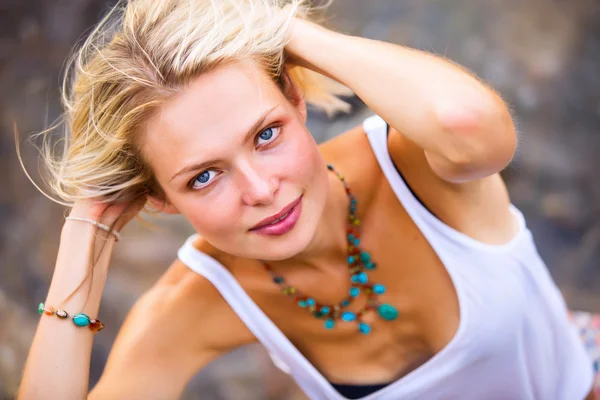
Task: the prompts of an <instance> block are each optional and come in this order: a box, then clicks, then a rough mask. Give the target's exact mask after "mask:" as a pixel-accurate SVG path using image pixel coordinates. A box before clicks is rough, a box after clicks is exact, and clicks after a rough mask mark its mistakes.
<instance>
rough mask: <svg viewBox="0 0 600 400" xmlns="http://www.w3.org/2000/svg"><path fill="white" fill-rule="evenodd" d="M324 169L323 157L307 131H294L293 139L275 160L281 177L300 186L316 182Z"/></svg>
mask: <svg viewBox="0 0 600 400" xmlns="http://www.w3.org/2000/svg"><path fill="white" fill-rule="evenodd" d="M324 169H326V166H325V162H324V160H323V157H322V156H321V153H320V152H319V148H318V147H317V145H316V143H315V142H314V140H313V138H312V137H311V136H310V133H309V132H308V131H304V132H296V133H294V140H291V141H289V142H288V143H287V145H286V149H285V151H284V152H282V153H281V156H280V157H278V160H277V171H278V172H279V174H280V176H281V178H282V179H284V180H288V181H291V182H293V183H296V184H299V185H302V186H306V185H311V186H312V185H314V184H316V183H317V181H318V180H319V179H318V178H319V177H320V176H322V175H323V174H322V172H323V170H324ZM325 175H326V174H325Z"/></svg>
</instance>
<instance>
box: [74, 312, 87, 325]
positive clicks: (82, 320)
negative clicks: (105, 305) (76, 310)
mask: <svg viewBox="0 0 600 400" xmlns="http://www.w3.org/2000/svg"><path fill="white" fill-rule="evenodd" d="M73 322H74V323H75V325H77V326H88V325H89V323H90V317H88V316H87V315H85V314H77V315H76V316H74V317H73Z"/></svg>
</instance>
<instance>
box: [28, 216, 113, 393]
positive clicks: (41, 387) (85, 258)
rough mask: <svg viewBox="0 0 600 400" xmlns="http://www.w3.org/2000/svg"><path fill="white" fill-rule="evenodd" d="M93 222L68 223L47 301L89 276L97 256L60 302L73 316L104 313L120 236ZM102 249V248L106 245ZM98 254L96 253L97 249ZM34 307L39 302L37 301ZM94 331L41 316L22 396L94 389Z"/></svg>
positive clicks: (51, 303) (59, 297) (53, 303)
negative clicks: (111, 263) (106, 288)
mask: <svg viewBox="0 0 600 400" xmlns="http://www.w3.org/2000/svg"><path fill="white" fill-rule="evenodd" d="M106 236H107V234H106V233H104V232H102V231H101V230H96V228H95V227H94V226H92V225H91V224H87V223H85V222H79V221H68V222H67V223H65V225H64V227H63V230H62V233H61V240H60V247H59V251H58V257H57V262H56V267H55V270H54V275H53V277H52V282H51V284H50V288H49V291H48V296H47V298H46V300H45V302H44V303H45V304H46V306H47V307H49V306H54V307H55V308H58V305H59V304H60V303H61V302H62V301H63V300H64V299H65V298H67V296H69V294H71V293H72V292H73V290H74V289H75V288H76V287H77V286H78V285H79V284H80V283H81V282H82V281H83V280H84V279H85V277H86V275H87V274H88V271H89V270H90V269H91V268H92V263H93V262H94V261H95V268H94V271H93V275H92V274H91V273H90V274H89V276H88V277H87V279H86V280H85V282H84V283H83V284H82V285H81V287H80V288H79V289H78V290H77V291H76V292H75V294H74V295H73V296H71V298H70V299H69V300H68V301H66V302H64V303H63V304H61V305H60V308H61V309H64V310H65V311H67V312H68V313H69V315H74V314H77V313H80V312H82V313H85V314H86V315H88V316H89V317H90V318H95V317H96V316H97V315H98V309H99V307H100V299H101V296H102V291H103V289H104V284H105V281H106V272H107V269H108V264H109V259H110V255H111V253H112V247H113V245H114V240H113V239H110V240H106V239H105V237H106ZM102 246H104V248H103V249H102V251H101V252H100V248H102ZM93 248H95V252H96V253H99V255H98V254H92V249H93ZM32 307H33V304H32ZM93 337H94V332H93V331H92V330H91V329H90V328H89V327H77V326H75V325H74V323H73V322H72V320H70V319H65V320H61V319H59V318H58V317H56V316H48V315H42V316H40V321H39V325H38V328H37V331H36V334H35V337H34V340H33V344H32V346H31V349H30V352H29V356H28V358H27V363H26V366H25V370H24V373H23V378H22V381H21V387H20V390H19V396H18V398H19V399H23V400H25V399H27V400H28V399H40V398H53V399H54V398H56V399H84V398H86V397H87V393H88V378H89V369H90V357H91V350H92V342H93Z"/></svg>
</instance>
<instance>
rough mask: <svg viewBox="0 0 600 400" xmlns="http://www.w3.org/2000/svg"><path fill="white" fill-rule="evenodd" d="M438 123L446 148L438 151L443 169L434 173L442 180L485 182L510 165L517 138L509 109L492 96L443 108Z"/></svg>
mask: <svg viewBox="0 0 600 400" xmlns="http://www.w3.org/2000/svg"><path fill="white" fill-rule="evenodd" d="M437 120H438V122H439V124H440V127H441V132H443V133H442V134H443V135H444V136H446V138H445V139H446V140H443V142H444V143H445V144H447V145H446V146H444V147H445V148H444V149H443V150H442V149H440V154H441V155H442V157H441V158H443V159H444V162H443V163H441V164H444V168H443V170H440V169H439V168H437V169H438V171H435V172H437V173H438V175H440V176H441V177H442V178H443V179H445V180H448V181H451V182H465V181H471V180H474V179H480V178H484V177H486V176H489V175H492V174H495V173H497V172H499V171H501V170H503V169H504V168H505V167H506V166H507V165H508V164H510V162H511V161H512V159H513V156H514V154H515V151H516V148H517V134H516V130H515V126H514V124H513V120H512V117H511V115H510V111H509V110H508V107H507V106H506V104H505V103H504V102H503V101H502V99H500V97H499V96H498V95H496V94H495V93H493V92H491V91H488V92H487V95H486V96H480V97H478V98H475V99H471V101H456V102H455V103H454V105H453V107H451V108H450V107H444V108H442V109H441V110H440V111H439V112H438V113H437ZM438 164H440V163H438ZM432 166H433V165H432ZM439 166H440V165H438V167H439ZM434 170H435V168H434Z"/></svg>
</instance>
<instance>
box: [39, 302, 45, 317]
mask: <svg viewBox="0 0 600 400" xmlns="http://www.w3.org/2000/svg"><path fill="white" fill-rule="evenodd" d="M38 313H39V314H40V315H42V314H43V313H44V303H40V304H39V305H38Z"/></svg>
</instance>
